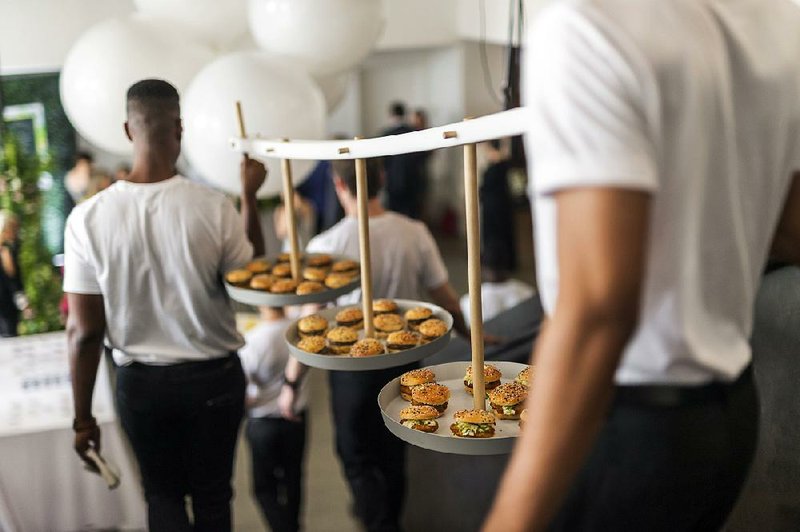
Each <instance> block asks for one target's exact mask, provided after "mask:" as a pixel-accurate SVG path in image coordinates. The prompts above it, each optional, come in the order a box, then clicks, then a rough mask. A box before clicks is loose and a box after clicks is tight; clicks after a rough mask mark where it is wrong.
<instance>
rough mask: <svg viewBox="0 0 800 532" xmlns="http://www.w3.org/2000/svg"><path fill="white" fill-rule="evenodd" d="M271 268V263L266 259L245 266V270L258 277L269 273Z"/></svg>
mask: <svg viewBox="0 0 800 532" xmlns="http://www.w3.org/2000/svg"><path fill="white" fill-rule="evenodd" d="M270 266H271V264H270V263H269V261H266V260H264V259H256V260H254V261H252V262H250V263H248V264H247V266H245V269H246V270H247V271H249V272H250V273H252V274H253V275H256V274H259V273H267V272H269V269H270Z"/></svg>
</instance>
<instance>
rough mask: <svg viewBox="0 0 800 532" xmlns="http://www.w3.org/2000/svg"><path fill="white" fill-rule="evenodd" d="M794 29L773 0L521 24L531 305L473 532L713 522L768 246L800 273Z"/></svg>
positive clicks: (782, 0) (792, 13)
mask: <svg viewBox="0 0 800 532" xmlns="http://www.w3.org/2000/svg"><path fill="white" fill-rule="evenodd" d="M645 20H648V21H650V22H651V23H650V24H646V25H645V24H642V22H643V21H645ZM798 27H800V9H798V6H797V5H796V4H795V3H794V2H789V1H786V0H739V1H736V2H716V1H709V2H694V1H692V2H658V1H650V2H647V1H641V2H616V1H605V0H592V1H580V0H579V1H562V2H552V3H550V5H549V6H548V7H547V8H545V9H544V10H543V11H542V13H541V14H540V15H539V16H538V18H537V21H536V24H535V25H534V26H533V27H532V28H531V31H530V37H531V39H530V41H529V42H528V47H527V49H526V50H525V54H526V55H525V58H526V65H525V67H526V73H525V74H526V77H527V79H528V81H529V82H528V83H526V84H525V86H526V88H527V91H528V93H527V99H526V102H525V104H526V109H528V112H529V115H528V118H527V120H528V121H529V129H528V134H527V142H528V153H533V154H535V158H534V159H533V161H532V163H533V164H532V167H531V172H530V174H531V180H530V184H531V196H532V201H533V202H534V213H535V217H536V245H537V253H536V259H537V274H538V277H539V283H538V285H539V290H540V292H541V294H542V304H543V307H544V309H545V310H546V312H547V314H548V316H547V324H546V326H545V327H544V328H543V330H542V332H541V334H540V335H539V337H538V339H537V341H536V347H535V353H534V357H533V360H535V363H536V384H535V385H534V386H533V388H532V389H531V394H530V396H529V397H528V418H527V421H526V423H525V427H524V429H523V430H522V434H521V436H520V437H519V438H518V440H517V442H516V445H515V449H514V452H513V455H512V457H511V459H510V460H509V462H508V468H507V470H506V472H505V476H504V478H503V480H502V482H501V484H500V489H499V491H498V495H497V499H496V501H495V503H494V507H493V509H492V511H491V514H490V516H489V518H488V521H487V523H486V526H485V529H484V530H486V531H488V532H500V531H502V532H516V531H523V530H525V531H530V530H554V531H560V530H564V531H574V530H580V531H588V532H591V531H607V530H647V531H648V532H658V531H665V532H666V531H669V532H682V531H699V530H704V531H706V530H707V531H717V530H721V529H723V528H724V527H725V523H726V520H727V517H728V514H729V513H730V511H731V509H732V508H733V506H734V504H735V503H736V500H737V498H738V496H739V493H740V490H741V488H742V485H743V483H744V481H745V479H746V478H747V475H748V470H749V468H750V464H751V461H752V459H753V454H754V450H755V448H756V444H757V441H758V433H759V410H760V408H759V400H758V390H757V389H756V385H755V383H754V380H753V371H752V367H751V362H752V358H753V354H752V348H751V345H750V338H751V333H752V331H753V313H754V302H755V298H756V294H757V290H758V287H759V284H760V282H761V274H762V272H763V271H764V266H765V264H766V262H767V259H768V258H769V257H770V255H772V257H773V258H775V259H779V260H783V261H785V262H788V263H793V264H800V105H798V103H800V63H798V61H797V58H798V57H800V33H798V31H797V28H798ZM796 323H797V321H796V318H795V326H796ZM769 393H771V394H774V393H775V390H770V391H769ZM783 397H785V398H787V400H788V398H790V397H792V396H791V395H789V394H787V395H784V396H783ZM795 481H796V479H795ZM794 517H795V520H794V523H795V528H796V523H797V515H795V516H794Z"/></svg>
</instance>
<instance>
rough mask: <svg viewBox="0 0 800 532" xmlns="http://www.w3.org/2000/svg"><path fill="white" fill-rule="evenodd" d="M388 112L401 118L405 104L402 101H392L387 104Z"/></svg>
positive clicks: (404, 110)
mask: <svg viewBox="0 0 800 532" xmlns="http://www.w3.org/2000/svg"><path fill="white" fill-rule="evenodd" d="M389 112H390V113H391V114H392V116H394V117H397V118H403V117H404V116H406V104H404V103H403V102H392V105H391V106H389Z"/></svg>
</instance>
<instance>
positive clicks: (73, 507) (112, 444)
mask: <svg viewBox="0 0 800 532" xmlns="http://www.w3.org/2000/svg"><path fill="white" fill-rule="evenodd" d="M66 346H67V342H66V335H65V334H64V333H51V334H43V335H35V336H29V337H21V338H14V339H2V340H0V531H2V532H39V531H41V532H61V531H64V532H68V531H77V530H82V531H84V530H95V529H108V528H117V529H119V530H144V529H145V508H144V501H143V499H142V495H141V489H140V486H139V482H138V477H137V474H136V472H135V466H134V464H133V462H132V460H131V459H130V457H129V455H128V454H127V451H126V448H125V445H124V443H123V439H122V438H123V436H122V434H121V430H120V429H119V427H118V425H117V423H116V420H115V416H114V409H113V404H112V401H111V391H110V386H109V382H108V373H107V370H106V368H105V365H104V364H101V367H100V369H99V371H98V379H97V384H96V386H95V396H94V403H93V412H94V415H95V417H97V419H98V423H99V424H100V428H101V430H102V439H101V443H102V445H101V447H102V454H103V456H104V457H105V458H106V459H107V460H108V461H109V462H111V463H112V464H114V465H115V466H116V467H117V468H118V469H119V470H120V472H121V476H122V483H121V485H120V487H119V488H117V489H116V490H113V491H110V490H108V488H107V487H106V485H105V483H104V482H103V480H102V479H101V478H100V477H99V476H97V475H94V474H91V473H89V472H87V471H85V470H84V469H83V465H82V463H81V461H80V460H79V459H78V457H77V456H76V455H75V452H74V451H73V450H72V442H73V433H72V428H71V427H72V418H73V409H72V397H71V389H70V382H69V365H68V360H67V352H66Z"/></svg>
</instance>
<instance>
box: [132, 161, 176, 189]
mask: <svg viewBox="0 0 800 532" xmlns="http://www.w3.org/2000/svg"><path fill="white" fill-rule="evenodd" d="M175 174H176V171H175V161H173V160H171V158H164V157H148V156H146V155H142V156H137V157H136V159H134V161H133V169H131V172H130V174H128V178H127V181H131V182H133V183H158V182H159V181H166V180H167V179H169V178H171V177H173V176H174V175H175Z"/></svg>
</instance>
